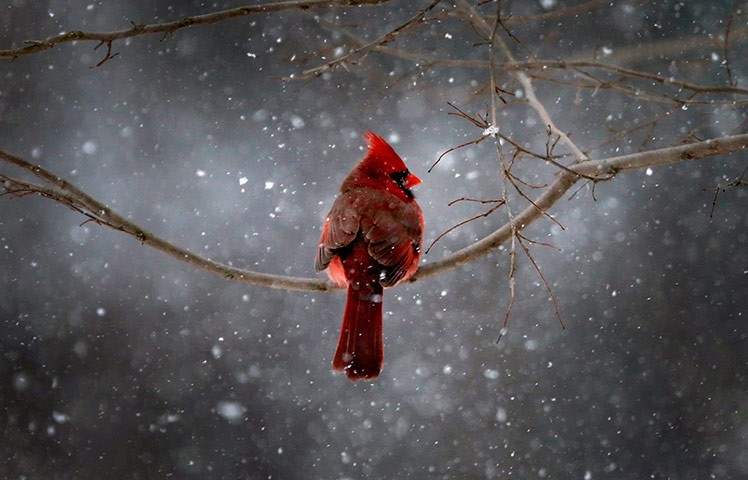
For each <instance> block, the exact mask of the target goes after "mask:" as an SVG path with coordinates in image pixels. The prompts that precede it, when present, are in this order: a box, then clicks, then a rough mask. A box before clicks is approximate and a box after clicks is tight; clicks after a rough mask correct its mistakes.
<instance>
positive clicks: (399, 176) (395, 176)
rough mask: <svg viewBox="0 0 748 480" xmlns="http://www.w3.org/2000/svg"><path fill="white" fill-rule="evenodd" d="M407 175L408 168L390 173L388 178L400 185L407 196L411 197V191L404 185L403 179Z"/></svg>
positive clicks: (408, 173)
mask: <svg viewBox="0 0 748 480" xmlns="http://www.w3.org/2000/svg"><path fill="white" fill-rule="evenodd" d="M408 175H410V172H409V171H408V170H401V171H399V172H392V173H390V178H391V179H392V180H394V181H395V183H397V186H398V187H400V190H402V191H403V193H404V194H405V195H406V196H407V197H408V198H413V192H411V191H410V189H409V188H408V187H407V186H405V179H406V178H408Z"/></svg>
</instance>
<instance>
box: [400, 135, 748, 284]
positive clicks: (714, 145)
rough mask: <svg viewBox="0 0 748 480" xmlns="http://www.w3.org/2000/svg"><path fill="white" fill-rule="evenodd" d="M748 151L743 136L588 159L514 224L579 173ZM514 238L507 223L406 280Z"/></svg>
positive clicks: (547, 203)
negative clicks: (600, 158)
mask: <svg viewBox="0 0 748 480" xmlns="http://www.w3.org/2000/svg"><path fill="white" fill-rule="evenodd" d="M747 150H748V134H742V135H734V136H729V137H721V138H715V139H712V140H706V141H703V142H696V143H690V144H687V145H681V146H677V147H669V148H663V149H659V150H650V151H647V152H641V153H634V154H631V155H623V156H620V157H612V158H606V159H602V160H589V161H586V162H581V163H577V164H575V165H572V166H570V167H569V168H570V169H571V170H573V171H574V173H570V172H566V171H561V172H559V174H558V175H559V176H558V178H557V179H556V181H555V182H553V184H551V185H550V187H549V188H548V189H547V190H546V191H545V192H543V193H542V194H541V195H540V196H539V197H537V198H536V199H535V202H534V203H535V205H529V206H527V207H526V208H525V209H524V210H522V211H521V212H520V213H518V214H517V215H516V216H515V222H516V223H517V225H518V230H520V231H521V230H524V229H525V228H527V227H528V226H529V225H531V224H532V223H533V222H534V221H535V220H537V219H539V218H541V217H542V216H543V211H546V212H547V211H548V210H549V209H550V208H551V207H552V206H553V205H554V204H555V203H556V202H557V201H558V200H559V199H560V198H562V197H563V196H564V194H565V193H566V192H567V191H569V189H570V188H571V187H572V186H573V185H574V184H575V183H577V181H579V180H580V179H581V177H580V176H579V175H577V174H584V175H596V176H601V177H603V178H609V177H611V176H613V175H615V174H617V173H618V172H623V171H626V170H635V169H639V168H646V167H655V166H660V165H667V164H670V163H678V162H683V161H687V160H698V159H701V158H705V157H710V156H713V155H720V154H725V153H730V152H738V151H747ZM511 237H512V227H511V225H510V224H508V223H507V224H505V225H503V226H502V227H501V228H499V229H497V230H496V231H494V232H493V233H490V234H489V235H487V236H485V237H484V238H482V239H481V240H478V241H477V242H475V243H473V244H471V245H470V246H468V247H465V248H463V249H462V250H458V251H457V252H454V253H452V254H451V255H449V256H447V257H445V258H443V259H441V260H438V261H436V262H433V263H427V264H425V265H423V266H422V267H421V268H420V269H418V271H417V272H416V273H415V274H414V275H413V276H412V277H411V278H410V279H408V280H407V281H409V282H415V281H418V280H423V279H425V278H429V277H433V276H434V275H438V274H440V273H442V272H445V271H447V270H451V269H453V268H456V267H459V266H462V265H465V264H467V263H470V262H472V261H474V260H476V259H478V258H480V257H483V256H484V255H486V254H487V253H488V252H490V251H491V250H493V249H495V248H496V247H498V246H499V245H502V244H504V243H506V242H507V241H508V240H509V239H510V238H511Z"/></svg>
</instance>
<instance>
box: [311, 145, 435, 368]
mask: <svg viewBox="0 0 748 480" xmlns="http://www.w3.org/2000/svg"><path fill="white" fill-rule="evenodd" d="M364 138H365V139H366V141H367V143H368V144H369V150H368V152H367V154H366V157H365V158H364V159H363V160H361V162H360V163H359V164H358V165H356V167H355V168H354V169H353V171H352V172H351V173H350V174H349V175H348V177H347V178H346V179H345V180H344V181H343V185H342V186H341V187H340V195H339V196H338V198H337V199H336V200H335V203H334V204H333V206H332V209H331V210H330V213H328V214H327V218H326V220H325V224H324V226H323V227H322V235H321V236H320V239H319V248H318V250H317V259H316V261H315V268H316V269H317V271H321V270H324V269H327V274H328V275H329V277H330V279H332V281H333V282H335V283H338V284H340V285H346V286H347V287H348V298H347V300H346V304H345V313H343V326H342V327H341V330H340V339H339V340H338V348H337V350H336V351H335V358H334V359H333V361H332V368H333V370H337V371H344V372H345V373H346V375H347V376H348V378H349V379H351V380H353V381H355V380H359V379H365V380H371V379H373V378H375V377H377V376H378V375H379V372H381V371H382V364H383V363H384V350H383V346H382V294H383V292H384V287H391V286H393V285H395V284H397V283H398V282H401V281H403V280H405V279H406V278H408V277H410V276H411V275H413V273H415V271H416V270H417V269H418V262H419V260H420V258H421V241H422V237H423V213H421V209H420V207H419V206H418V204H417V203H416V201H415V199H414V198H413V193H412V192H411V191H410V189H411V188H412V187H414V186H416V185H418V184H419V183H421V180H420V179H419V178H418V177H416V176H415V175H413V174H412V173H410V172H409V171H408V168H407V167H406V166H405V163H403V160H402V159H401V158H400V157H399V156H398V155H397V153H395V151H394V150H393V149H392V147H390V146H389V144H388V143H387V142H385V141H384V139H382V138H381V137H379V136H377V135H375V134H374V133H372V132H366V135H365V136H364Z"/></svg>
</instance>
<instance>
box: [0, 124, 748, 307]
mask: <svg viewBox="0 0 748 480" xmlns="http://www.w3.org/2000/svg"><path fill="white" fill-rule="evenodd" d="M741 150H748V134H743V135H735V136H730V137H721V138H716V139H712V140H706V141H703V142H697V143H691V144H688V145H682V146H678V147H669V148H663V149H660V150H650V151H647V152H642V153H635V154H631V155H624V156H621V157H612V158H607V159H602V160H590V161H586V162H582V163H578V164H575V165H573V166H571V167H570V169H571V170H572V172H568V171H560V172H559V177H558V179H557V180H556V181H555V182H554V183H553V184H552V185H551V186H550V187H549V188H548V189H547V190H546V191H545V192H544V193H543V194H541V195H540V196H539V197H538V198H537V199H536V200H535V201H534V202H533V204H532V205H530V206H528V207H526V208H525V209H524V210H522V211H521V212H520V213H518V214H517V215H516V216H515V217H514V222H515V224H516V231H522V230H524V229H525V228H527V227H528V226H529V225H531V224H532V223H533V222H534V221H535V220H537V219H538V218H540V217H542V216H543V215H544V212H547V211H548V210H549V209H550V208H551V207H552V206H553V205H554V204H555V203H556V202H557V201H558V200H559V199H560V198H562V197H563V195H564V194H565V193H566V192H567V191H568V190H569V189H570V188H571V187H572V186H573V185H574V184H575V183H576V182H577V181H579V180H580V179H582V178H583V177H580V176H579V174H583V175H587V176H599V177H602V178H606V179H607V178H611V177H612V176H613V175H615V174H616V173H618V172H622V171H626V170H634V169H639V168H645V167H654V166H659V165H666V164H669V163H677V162H682V161H687V160H698V159H700V158H704V157H709V156H714V155H719V154H724V153H730V152H737V151H741ZM0 160H2V161H4V162H5V163H8V164H11V165H15V166H17V167H20V168H22V169H24V170H26V171H28V172H31V173H33V174H34V175H35V176H36V177H38V178H40V179H41V180H43V181H44V182H45V183H46V184H47V185H35V184H32V183H29V182H24V181H22V180H18V179H16V178H13V177H10V176H8V175H6V174H0V181H2V187H3V188H4V189H5V191H6V193H5V194H6V195H15V196H24V195H28V194H31V193H36V194H40V195H42V196H43V197H45V198H49V199H51V200H54V201H55V202H58V203H61V204H63V205H65V206H67V207H68V208H72V209H73V210H75V211H77V212H80V213H82V214H83V215H85V216H86V217H88V220H87V221H94V222H96V223H98V224H100V225H103V226H106V227H109V228H112V229H114V230H117V231H121V232H123V233H126V234H128V235H130V236H132V237H134V238H136V239H137V240H138V241H139V242H141V243H142V244H144V245H147V246H149V247H152V248H154V249H156V250H159V251H161V252H163V253H166V254H167V255H169V256H171V257H173V258H175V259H177V260H180V261H182V262H185V263H187V264H189V265H193V266H195V267H198V268H201V269H203V270H206V271H208V272H211V273H215V274H217V275H220V276H222V277H224V278H226V279H229V280H234V281H238V282H243V283H246V284H250V285H257V286H262V287H269V288H277V289H285V290H300V291H319V292H323V291H330V290H335V289H337V288H339V287H337V286H335V285H333V284H331V283H329V282H327V281H325V280H321V279H313V278H301V277H290V276H283V275H271V274H267V273H261V272H254V271H251V270H245V269H241V268H236V267H231V266H228V265H225V264H222V263H220V262H216V261H214V260H210V259H207V258H204V257H201V256H199V255H197V254H195V253H192V252H190V251H188V250H186V249H184V248H181V247H178V246H176V245H174V244H172V243H170V242H168V241H166V240H164V239H162V238H160V237H157V236H156V235H154V234H152V233H150V232H148V231H146V230H145V229H143V228H141V227H140V226H138V225H137V224H135V223H133V222H130V221H129V220H127V219H125V218H124V217H123V216H122V215H120V214H118V213H117V212H115V211H114V210H112V209H111V208H109V207H107V206H106V205H104V204H103V203H101V202H99V201H98V200H95V199H94V198H92V197H91V196H89V195H88V194H86V193H85V192H83V191H82V190H81V189H80V188H78V187H76V186H75V185H73V184H72V183H70V182H69V181H67V180H65V179H63V178H62V177H59V176H57V175H55V174H53V173H51V172H49V171H47V170H45V169H43V168H42V167H40V166H38V165H34V164H32V163H30V162H27V161H26V160H24V159H22V158H20V157H17V156H15V155H12V154H10V153H7V152H4V151H2V150H0ZM512 231H513V230H512V227H511V225H510V224H505V225H503V226H502V227H501V228H499V229H498V230H496V231H495V232H493V233H491V234H489V235H488V236H486V237H484V238H483V239H481V240H479V241H477V242H475V243H474V244H472V245H470V246H468V247H466V248H463V249H462V250H459V251H457V252H454V253H453V254H451V255H449V256H447V257H445V258H443V259H441V260H438V261H436V262H432V263H427V264H425V265H424V266H422V267H421V268H420V269H419V270H418V271H417V272H416V273H415V275H413V277H411V278H410V279H409V280H407V281H408V282H414V281H418V280H423V279H426V278H429V277H432V276H434V275H437V274H439V273H442V272H445V271H447V270H452V269H454V268H457V267H459V266H462V265H465V264H466V263H469V262H472V261H475V260H477V259H478V258H481V257H483V256H485V255H487V254H488V253H489V252H490V251H491V250H493V249H495V248H497V247H498V246H499V245H501V244H503V243H505V242H507V241H508V240H509V239H510V238H511V237H512Z"/></svg>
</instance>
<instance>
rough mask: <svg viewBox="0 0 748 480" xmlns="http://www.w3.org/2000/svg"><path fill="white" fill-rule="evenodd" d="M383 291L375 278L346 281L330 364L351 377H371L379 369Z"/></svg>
mask: <svg viewBox="0 0 748 480" xmlns="http://www.w3.org/2000/svg"><path fill="white" fill-rule="evenodd" d="M383 292H384V289H383V288H382V286H381V285H380V284H379V282H377V281H370V282H361V283H358V282H351V283H350V284H349V285H348V298H347V300H346V302H345V313H344V314H343V326H342V327H341V329H340V338H339V339H338V348H337V350H336V351H335V358H334V359H333V361H332V368H333V370H337V371H344V372H345V374H346V375H347V376H348V378H349V379H351V380H353V381H356V380H361V379H364V380H371V379H373V378H376V377H377V376H379V373H380V372H381V371H382V365H383V364H384V348H383V344H382V294H383Z"/></svg>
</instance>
